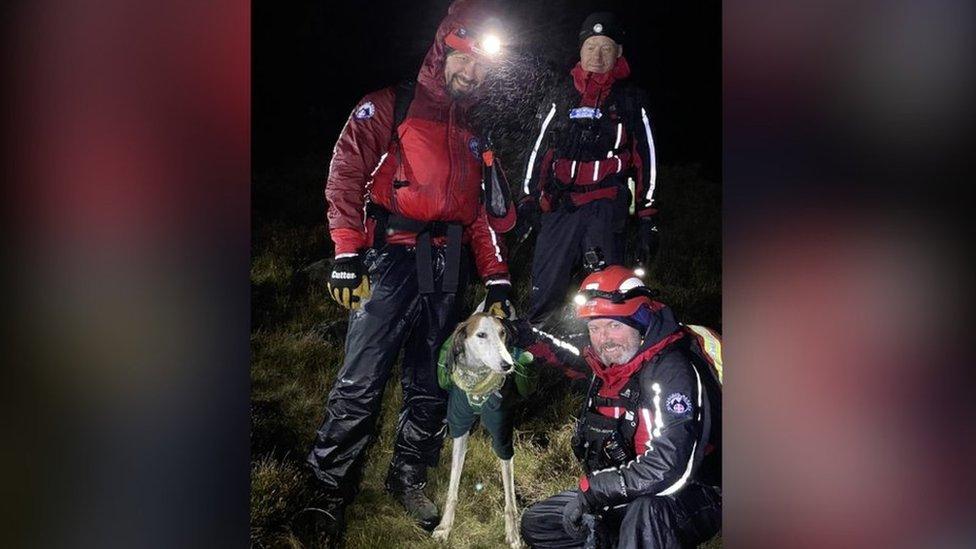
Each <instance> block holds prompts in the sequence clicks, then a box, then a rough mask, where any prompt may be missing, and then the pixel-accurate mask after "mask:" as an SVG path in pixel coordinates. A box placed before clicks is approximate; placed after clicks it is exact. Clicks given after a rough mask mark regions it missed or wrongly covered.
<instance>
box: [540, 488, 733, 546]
mask: <svg viewBox="0 0 976 549" xmlns="http://www.w3.org/2000/svg"><path fill="white" fill-rule="evenodd" d="M576 493H577V492H576V490H568V491H565V492H560V493H558V494H556V495H554V496H552V497H550V498H548V499H545V500H542V501H540V502H539V503H536V504H535V505H533V506H531V507H529V508H528V509H526V510H525V513H523V514H522V538H523V539H525V542H526V543H528V544H529V546H530V547H536V548H540V549H542V548H556V547H559V548H562V547H584V545H585V543H586V537H585V534H584V537H576V536H573V535H570V534H569V533H567V532H566V530H565V528H564V527H563V509H564V508H565V506H566V504H567V503H569V502H570V501H571V500H574V499H576V497H577V495H576ZM597 524H598V526H597V531H598V532H597V535H596V538H597V539H598V542H597V547H598V548H599V549H609V548H611V547H615V548H617V549H665V548H666V549H685V548H693V547H695V546H696V545H698V544H700V543H704V542H706V541H708V540H709V539H711V538H712V536H714V535H715V534H716V533H718V531H719V530H720V529H721V526H722V496H721V494H720V493H719V492H718V491H717V490H716V489H715V488H712V487H710V486H704V485H701V484H697V483H692V484H689V485H687V486H685V487H684V488H683V489H681V491H679V492H678V493H677V494H674V495H671V496H645V497H640V498H637V499H635V500H634V501H632V502H630V503H628V504H627V505H625V506H622V507H618V508H616V509H612V510H611V511H609V512H607V514H606V516H605V517H604V518H602V519H600V520H599V521H598V523H597Z"/></svg>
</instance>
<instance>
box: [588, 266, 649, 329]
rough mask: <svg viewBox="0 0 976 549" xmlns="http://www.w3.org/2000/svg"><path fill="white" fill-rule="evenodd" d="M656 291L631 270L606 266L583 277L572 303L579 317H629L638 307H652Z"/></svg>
mask: <svg viewBox="0 0 976 549" xmlns="http://www.w3.org/2000/svg"><path fill="white" fill-rule="evenodd" d="M601 259H602V258H601ZM658 293H659V292H658V291H657V290H655V289H652V288H648V287H647V285H645V284H644V282H643V281H642V280H641V279H640V278H638V277H637V276H635V274H634V271H632V270H630V269H628V268H626V267H623V266H621V265H608V266H605V267H603V268H601V269H599V270H596V271H594V272H592V273H590V275H589V276H587V277H586V278H585V279H583V282H582V284H580V289H579V293H577V294H576V296H575V297H574V298H573V302H574V303H575V304H576V306H577V307H576V313H577V316H579V317H580V318H594V317H607V316H630V315H632V314H634V313H635V312H637V310H638V309H639V308H640V307H641V306H647V307H650V308H651V310H654V303H655V298H656V297H657V296H658Z"/></svg>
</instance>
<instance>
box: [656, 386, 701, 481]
mask: <svg viewBox="0 0 976 549" xmlns="http://www.w3.org/2000/svg"><path fill="white" fill-rule="evenodd" d="M691 369H692V370H693V371H694V372H695V379H697V380H698V418H699V419H700V418H701V403H702V382H701V376H700V375H698V369H697V368H695V367H692V368H691ZM697 449H698V441H697V440H696V441H695V443H694V444H692V445H691V455H690V456H688V465H687V466H686V467H685V472H684V474H682V475H681V478H679V479H678V480H677V482H675V483H674V484H672V485H671V486H669V487H668V488H665V489H664V490H662V491H661V492H658V493H657V495H659V496H667V495H670V494H673V493H675V492H677V491H678V490H680V489H681V487H682V486H684V485H685V483H686V482H688V477H690V476H691V468H692V466H694V464H695V450H697Z"/></svg>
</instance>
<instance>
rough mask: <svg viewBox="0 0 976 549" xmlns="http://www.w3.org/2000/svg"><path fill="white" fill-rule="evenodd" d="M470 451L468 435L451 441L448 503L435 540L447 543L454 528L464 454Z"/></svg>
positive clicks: (435, 532)
mask: <svg viewBox="0 0 976 549" xmlns="http://www.w3.org/2000/svg"><path fill="white" fill-rule="evenodd" d="M467 450H468V435H467V434H465V435H464V436H460V437H458V438H455V439H453V440H452V441H451V482H450V483H449V485H448V488H447V503H445V504H444V515H443V516H442V517H441V523H440V524H438V525H437V528H435V529H434V534H433V535H434V539H437V540H441V541H447V537H448V536H450V535H451V527H453V526H454V510H455V509H456V508H457V499H458V486H459V485H460V484H461V469H463V468H464V454H465V453H466V452H467Z"/></svg>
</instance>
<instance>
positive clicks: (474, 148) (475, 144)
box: [468, 137, 481, 158]
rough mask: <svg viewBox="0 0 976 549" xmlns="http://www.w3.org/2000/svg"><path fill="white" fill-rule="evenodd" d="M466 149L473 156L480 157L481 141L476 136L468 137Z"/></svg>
mask: <svg viewBox="0 0 976 549" xmlns="http://www.w3.org/2000/svg"><path fill="white" fill-rule="evenodd" d="M468 150H469V151H471V154H473V155H474V157H475V158H481V142H480V141H478V138H477V137H472V138H471V139H468Z"/></svg>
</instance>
